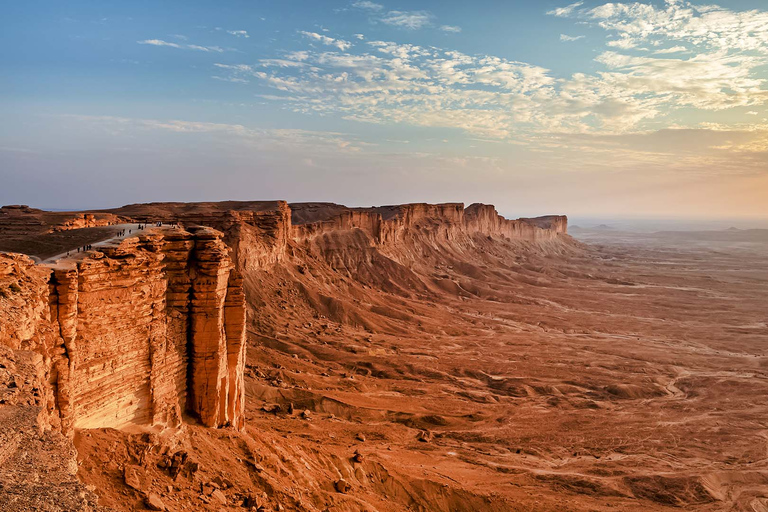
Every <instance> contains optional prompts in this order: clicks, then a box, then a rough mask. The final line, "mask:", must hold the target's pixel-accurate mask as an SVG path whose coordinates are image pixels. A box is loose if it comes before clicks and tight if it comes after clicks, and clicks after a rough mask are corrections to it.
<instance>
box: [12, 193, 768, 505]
mask: <svg viewBox="0 0 768 512" xmlns="http://www.w3.org/2000/svg"><path fill="white" fill-rule="evenodd" d="M290 206H291V210H292V212H291V214H292V217H293V224H294V225H295V226H301V225H302V224H307V223H309V222H315V221H322V222H326V221H328V220H329V219H331V218H332V217H333V216H334V215H337V214H338V213H339V212H342V213H344V212H345V211H346V210H345V209H343V208H342V207H336V206H333V207H331V206H328V205H306V204H303V205H290ZM251 207H252V206H251ZM131 208H132V207H126V208H124V209H122V210H115V211H113V212H112V213H111V214H114V215H118V216H121V217H120V218H121V219H122V221H125V220H126V219H131V220H132V221H136V222H142V219H144V221H146V220H147V219H149V218H155V219H158V218H159V219H162V218H165V219H173V221H174V222H182V224H183V223H184V220H183V215H182V213H179V207H178V206H168V207H165V206H154V207H149V206H146V207H142V208H143V209H142V208H139V206H136V207H133V209H131ZM222 208H224V207H219V206H213V207H211V206H206V205H199V206H198V207H197V210H198V211H201V212H204V215H209V214H210V215H213V214H214V213H215V212H218V211H219V210H220V209H222ZM226 208H227V209H231V208H232V206H231V205H227V206H226ZM238 208H240V207H238ZM259 208H261V206H259ZM242 209H246V207H242ZM184 211H185V213H184V215H186V214H187V213H188V212H187V210H184ZM379 213H380V214H381V215H382V218H383V219H384V220H387V219H388V218H403V217H402V216H403V215H405V213H403V210H402V209H401V210H398V212H396V213H392V212H386V211H384V212H381V211H380V212H379ZM176 214H178V215H176ZM14 215H18V214H14ZM28 215H31V216H40V215H42V214H40V213H36V212H34V211H30V213H28ZM174 215H176V216H174ZM201 215H202V214H201ZM393 216H394V217H393ZM398 216H400V217H398ZM465 216H466V214H465ZM211 218H212V219H214V218H215V217H213V216H212V217H211ZM179 219H182V220H179ZM0 220H2V219H0ZM56 222H60V219H58V220H51V219H49V218H45V219H43V220H42V221H41V222H40V223H41V224H44V225H46V226H48V225H51V224H54V223H56ZM217 222H218V221H217ZM0 224H2V222H0ZM8 225H9V224H8V223H7V222H6V235H5V236H3V234H2V233H0V249H4V250H15V251H20V252H28V253H30V254H33V255H37V256H39V257H40V258H47V257H50V256H52V255H53V254H56V253H57V251H58V249H59V248H61V247H64V246H65V245H67V244H70V245H72V244H82V243H87V242H84V240H98V239H101V238H104V237H105V236H107V232H108V231H109V229H110V228H108V227H107V228H105V227H79V226H74V227H72V229H67V230H65V231H57V232H55V233H52V234H51V233H48V234H46V235H43V234H39V233H37V234H34V236H31V235H30V236H27V235H26V234H23V233H22V231H24V230H23V229H20V228H18V224H14V225H15V226H17V227H16V228H14V229H15V231H13V230H11V228H8V227H7V226H8ZM451 225H452V224H451V223H450V222H448V223H447V224H446V222H445V219H443V218H440V217H439V216H438V217H436V218H433V217H430V216H429V215H428V216H426V217H425V218H424V219H422V221H420V222H417V223H416V224H414V225H412V226H410V227H407V228H406V229H405V231H404V232H403V233H405V234H404V235H403V238H401V239H399V241H398V242H397V243H393V244H389V245H387V244H384V243H379V242H378V241H372V240H371V238H370V236H369V235H368V234H367V232H366V231H365V230H364V229H359V228H351V229H350V228H349V226H347V227H344V226H341V227H333V228H332V229H331V228H328V229H324V230H323V232H322V233H318V234H316V236H312V237H305V238H303V239H302V241H301V243H299V242H296V241H295V239H296V237H294V239H293V240H291V239H289V241H288V242H287V246H286V247H287V248H286V249H285V257H283V258H281V259H280V260H279V261H276V262H271V263H270V264H269V265H262V264H261V263H260V264H259V266H252V267H249V266H247V265H245V266H243V268H242V269H241V272H242V274H243V279H244V281H243V282H244V284H243V287H244V289H245V296H246V307H247V321H246V332H247V357H246V360H245V367H244V370H243V371H244V383H245V413H244V428H243V429H242V430H237V429H235V428H232V427H224V428H218V429H211V428H206V427H204V426H202V425H200V424H197V423H196V421H195V419H194V418H189V417H188V418H186V422H185V424H184V425H183V427H180V428H170V427H165V428H163V427H162V426H158V425H141V424H136V425H129V426H123V427H122V428H80V429H76V432H75V434H74V446H75V447H76V449H77V478H78V479H79V480H80V482H82V483H83V484H85V486H86V487H85V490H84V491H83V493H85V494H84V495H87V496H86V498H84V499H83V500H81V501H82V504H81V505H78V506H81V507H83V508H79V509H78V510H91V509H96V507H100V508H101V507H103V508H104V509H111V510H124V511H128V510H144V509H145V508H146V507H149V508H150V509H153V507H162V508H161V509H166V510H171V511H184V510H189V511H193V510H211V511H218V510H247V509H250V510H259V511H271V510H275V511H276V510H306V511H401V510H414V511H446V512H447V511H608V510H611V511H614V510H622V511H623V510H626V511H657V510H659V511H660V510H696V511H725V510H734V511H735V510H738V511H752V512H763V511H768V400H766V397H768V352H766V351H767V350H768V309H767V308H766V305H768V236H766V233H767V232H766V231H764V230H753V231H736V230H730V231H718V232H706V233H705V232H674V233H673V232H669V233H646V234H637V233H628V232H619V231H616V230H604V229H603V230H599V229H592V230H590V229H572V230H570V233H571V234H570V235H566V234H559V235H558V236H556V237H552V238H550V239H542V240H524V239H520V240H515V239H513V238H510V237H503V236H491V235H485V234H481V233H479V232H454V231H451V229H450V226H451ZM228 226H229V227H230V229H233V228H232V226H231V225H228ZM295 226H294V227H295ZM446 226H448V228H446ZM70 227H71V226H70ZM215 227H217V229H220V230H222V231H225V232H226V229H227V227H226V226H223V225H220V224H218V225H216V226H215ZM161 229H165V228H161ZM260 229H261V230H262V231H264V228H263V226H261V227H260ZM465 231H466V230H465ZM11 233H13V234H11ZM229 233H230V235H228V236H234V235H231V232H229ZM237 236H239V237H240V238H239V244H238V245H237V246H236V250H237V251H240V252H241V253H245V252H247V251H251V252H248V254H251V255H252V254H253V251H252V250H251V249H252V248H251V249H248V248H246V247H245V245H246V241H248V240H250V241H251V242H252V239H249V238H247V237H245V238H244V237H243V235H242V233H241V232H238V235H237ZM46 237H48V238H46ZM50 237H54V238H55V243H54V242H52V245H51V246H46V245H45V244H42V245H41V243H42V242H41V240H46V239H50ZM56 237H58V238H56ZM67 237H75V238H73V239H72V240H75V241H72V240H70V241H67V240H68V239H67ZM289 238H290V237H289ZM230 239H231V238H230ZM230 239H228V238H227V237H225V241H228V243H229V240H230ZM3 240H4V241H3ZM25 244H26V245H25ZM230 247H232V245H230ZM254 247H255V246H254ZM240 261H242V260H240ZM251 261H252V260H251ZM5 277H8V276H5ZM2 278H3V276H0V282H2ZM5 284H7V283H5ZM11 299H12V298H11ZM11 299H4V300H11ZM8 304H9V303H8V302H6V303H5V304H4V305H3V308H4V311H3V315H5V317H3V319H7V318H8V316H9V315H10V314H11V313H12V310H11V307H10V306H9V305H8ZM0 320H2V319H0ZM0 341H2V340H1V339H0ZM6 355H7V354H6ZM21 387H22V388H23V386H21ZM9 403H11V402H9ZM4 407H6V408H7V407H11V406H9V405H5V406H3V405H0V419H2V418H3V417H4V416H3V408H4ZM6 413H7V411H6ZM6 416H7V414H6ZM41 442H42V443H43V444H42V445H41V446H43V448H41V449H42V450H45V449H46V448H44V447H45V446H48V445H46V444H45V443H46V442H48V441H45V440H44V441H41ZM29 450H32V448H29ZM180 453H183V457H184V459H185V461H186V460H190V461H191V460H194V464H189V463H187V462H185V463H183V464H181V465H180V464H179V463H178V461H177V462H174V461H173V460H172V459H173V457H174V456H175V454H180ZM3 457H4V464H2V465H3V466H5V469H3V470H0V483H2V484H3V485H2V486H0V499H6V500H8V501H7V502H6V503H7V505H6V506H5V508H3V510H33V509H35V510H62V509H65V508H56V506H55V501H56V500H52V501H50V502H45V500H44V499H42V498H41V501H40V502H39V503H36V504H34V505H29V503H32V501H33V500H32V501H30V500H31V498H30V495H31V494H35V493H39V494H40V495H41V496H44V495H47V494H46V493H48V492H50V490H51V489H50V486H54V487H53V490H54V491H55V485H59V484H57V483H56V482H57V481H55V479H53V477H46V476H43V478H42V479H39V480H44V481H41V482H38V483H35V481H34V479H32V480H29V481H28V482H26V483H21V482H20V479H21V478H22V477H24V478H26V476H28V475H29V474H31V473H34V474H36V475H39V474H43V473H40V471H39V470H37V469H35V468H34V466H35V461H34V460H27V459H25V457H27V458H28V457H29V454H28V453H26V452H25V453H21V452H18V451H17V453H14V452H13V451H12V450H11V452H10V454H9V453H5V454H3ZM178 457H182V456H181V455H179V456H178ZM25 460H26V463H25ZM174 464H175V466H174ZM174 467H175V469H174ZM46 485H47V486H49V487H48V488H47V490H46V489H44V488H45V486H46ZM61 485H64V484H61ZM67 485H70V486H71V485H75V484H73V483H72V482H69V483H67ZM14 486H15V487H14ZM93 493H95V496H97V498H96V497H95V496H94V494H93ZM150 495H152V496H154V497H155V498H159V500H160V502H159V505H158V504H157V503H154V504H151V503H150V502H149V501H148V497H149V496H150ZM25 500H26V501H25ZM25 503H26V505H25ZM51 503H53V504H51ZM96 503H98V505H96ZM25 507H27V508H25ZM35 507H37V508H35ZM88 507H91V508H88ZM243 507H245V508H243ZM0 508H2V507H0ZM73 509H75V508H73ZM154 509H158V508H154Z"/></svg>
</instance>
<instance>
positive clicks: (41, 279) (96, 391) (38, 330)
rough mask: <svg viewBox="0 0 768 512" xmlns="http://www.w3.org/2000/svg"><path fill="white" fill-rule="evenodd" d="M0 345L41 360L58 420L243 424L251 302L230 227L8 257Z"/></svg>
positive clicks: (0, 269) (62, 423) (68, 423)
mask: <svg viewBox="0 0 768 512" xmlns="http://www.w3.org/2000/svg"><path fill="white" fill-rule="evenodd" d="M0 276H2V278H3V280H4V285H5V286H3V288H0V289H2V290H3V291H2V295H0V301H2V310H1V311H2V318H0V326H1V327H2V330H0V344H3V345H6V346H8V347H10V348H11V349H14V350H29V351H33V352H35V353H37V354H40V356H41V357H42V358H43V362H44V370H45V374H46V375H47V377H46V379H47V381H48V383H49V384H50V386H49V387H47V388H46V389H45V395H46V399H45V400H44V402H45V408H46V411H47V414H48V415H49V416H50V418H49V424H50V425H52V426H56V427H60V428H61V430H62V431H63V432H64V433H65V434H67V435H71V434H72V433H73V431H74V429H78V428H98V427H118V428H119V427H124V426H127V425H131V424H145V425H153V424H162V425H170V426H177V425H178V424H179V423H180V422H181V421H182V417H183V415H184V414H185V413H188V414H190V415H192V416H193V417H196V418H197V419H199V420H200V422H201V423H203V424H204V425H207V426H211V427H217V426H222V425H228V424H229V425H234V426H235V427H242V424H243V417H242V409H243V408H242V402H243V400H244V396H243V382H242V378H243V377H242V373H243V372H242V370H243V365H244V364H245V362H244V357H245V329H244V328H245V300H244V295H243V290H242V279H241V278H240V277H239V274H238V273H237V272H236V271H235V270H234V263H233V261H232V260H231V258H230V257H229V250H228V247H227V245H226V244H224V242H223V241H222V234H221V233H220V232H218V231H215V230H213V229H211V228H203V227H200V228H190V229H189V230H182V229H170V228H169V229H156V230H151V231H148V232H147V233H146V234H142V235H141V236H138V237H131V238H127V239H124V240H121V241H120V242H116V243H112V244H106V245H104V246H100V247H98V250H95V251H91V252H90V253H88V254H87V255H84V257H82V258H80V259H76V260H64V261H62V262H61V263H58V264H55V265H50V266H48V265H34V264H33V262H32V261H31V260H29V259H28V258H26V257H22V256H17V255H5V256H2V257H0Z"/></svg>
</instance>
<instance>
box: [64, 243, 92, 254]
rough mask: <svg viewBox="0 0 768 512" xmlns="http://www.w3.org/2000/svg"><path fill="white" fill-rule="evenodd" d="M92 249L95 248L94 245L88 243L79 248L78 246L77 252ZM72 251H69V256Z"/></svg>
mask: <svg viewBox="0 0 768 512" xmlns="http://www.w3.org/2000/svg"><path fill="white" fill-rule="evenodd" d="M91 249H93V245H91V244H86V245H84V246H82V247H78V248H77V252H81V251H82V252H85V251H90V250H91ZM70 252H71V251H67V256H69V254H70Z"/></svg>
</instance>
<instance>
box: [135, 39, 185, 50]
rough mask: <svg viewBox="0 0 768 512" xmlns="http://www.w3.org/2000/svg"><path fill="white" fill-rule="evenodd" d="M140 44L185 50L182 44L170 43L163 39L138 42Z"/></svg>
mask: <svg viewBox="0 0 768 512" xmlns="http://www.w3.org/2000/svg"><path fill="white" fill-rule="evenodd" d="M137 42H138V43H139V44H151V45H153V46H170V47H171V48H183V46H181V45H180V44H176V43H169V42H168V41H163V40H162V39H145V40H143V41H137Z"/></svg>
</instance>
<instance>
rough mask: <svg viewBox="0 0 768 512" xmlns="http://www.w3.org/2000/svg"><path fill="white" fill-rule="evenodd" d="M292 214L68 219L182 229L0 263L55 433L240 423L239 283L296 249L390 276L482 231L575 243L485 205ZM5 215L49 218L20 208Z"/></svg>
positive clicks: (121, 214)
mask: <svg viewBox="0 0 768 512" xmlns="http://www.w3.org/2000/svg"><path fill="white" fill-rule="evenodd" d="M295 208H296V209H295V211H292V209H291V207H290V206H289V205H288V204H287V203H285V202H281V201H279V202H267V203H260V202H225V203H194V204H184V203H155V204H151V205H134V206H126V207H123V208H121V209H118V210H114V211H111V212H97V213H96V214H83V215H82V218H80V217H77V218H75V219H74V220H72V218H71V217H68V218H70V220H72V222H74V223H78V222H81V221H82V222H85V223H89V222H102V221H105V220H106V221H111V220H113V219H117V218H132V219H134V220H137V221H140V222H147V223H152V222H155V221H162V222H165V223H174V224H178V225H180V226H185V227H186V228H159V229H152V230H148V231H144V232H142V234H141V235H140V236H136V237H132V238H127V239H125V240H123V241H121V242H120V243H115V244H107V245H106V246H103V247H99V250H98V251H94V252H92V253H91V254H89V255H88V256H87V257H84V258H82V259H79V260H77V261H75V262H71V261H70V262H69V263H63V264H61V265H54V266H52V267H44V266H35V265H33V264H32V262H31V261H30V260H28V259H26V258H24V257H20V256H4V257H0V278H2V279H5V281H7V282H8V283H10V282H11V281H14V280H15V282H16V281H17V282H18V284H14V286H15V287H17V288H18V289H19V290H21V291H20V292H13V293H11V292H12V291H13V290H12V289H11V288H8V289H7V291H6V292H5V295H6V297H5V298H2V297H0V300H3V301H4V303H3V308H2V309H1V310H0V329H1V330H0V343H2V344H4V345H6V346H9V347H11V348H14V349H24V350H32V351H35V352H37V353H39V354H41V356H42V357H43V358H44V366H45V368H46V375H47V380H48V382H49V386H48V387H47V388H46V390H45V396H44V397H42V398H43V403H44V405H45V409H46V411H47V413H48V414H49V416H50V419H49V423H50V424H51V425H53V426H56V427H58V428H60V429H61V430H62V431H63V432H65V433H67V434H71V433H72V432H73V431H74V429H77V428H95V427H123V426H126V425H130V424H136V423H139V424H163V425H178V424H179V423H180V422H181V420H182V415H183V414H184V413H185V412H186V413H190V414H192V415H193V416H195V417H197V418H198V419H199V420H200V421H201V422H202V423H203V424H204V425H208V426H212V427H216V426H220V425H227V424H231V425H234V426H236V427H238V428H240V427H242V425H243V409H244V389H243V369H244V364H245V362H244V358H245V346H246V343H245V322H246V318H245V315H246V307H245V301H246V299H245V295H244V293H243V276H246V277H247V276H250V275H253V273H254V272H257V271H263V270H268V269H269V268H271V267H272V266H273V265H275V264H278V263H280V262H282V261H283V260H285V259H286V258H288V257H290V256H291V254H292V253H293V251H294V250H295V249H296V248H297V247H298V246H299V245H303V244H309V246H310V247H311V250H312V251H315V252H316V254H319V255H320V256H321V257H322V258H323V259H324V260H325V261H327V262H329V263H330V264H331V267H332V268H334V269H346V271H349V272H354V271H355V269H356V268H360V265H361V262H363V263H365V265H367V267H370V268H371V269H374V268H376V267H378V268H379V270H380V271H381V272H384V270H381V269H383V268H384V267H386V266H387V265H391V262H392V261H397V262H399V263H400V264H402V265H405V266H406V267H408V268H410V266H411V265H412V264H414V262H418V261H419V260H420V259H424V258H425V257H426V255H428V254H432V255H436V254H440V253H441V252H445V251H453V250H458V251H462V250H467V249H468V248H471V247H473V246H474V245H475V241H474V239H473V237H475V236H476V235H482V236H484V237H492V238H494V237H495V238H503V239H506V240H522V241H540V240H554V239H556V238H557V237H559V236H561V235H564V234H566V233H567V219H566V218H565V217H559V216H552V217H541V218H537V219H518V220H507V219H505V218H503V217H502V216H500V215H499V214H498V213H497V212H496V210H495V208H494V207H493V206H490V205H483V204H473V205H471V206H469V207H467V208H465V207H464V205H463V204H461V203H446V204H437V205H430V204H407V205H400V206H385V207H376V208H346V207H343V206H339V205H328V204H324V203H306V204H300V205H296V206H295ZM5 215H6V216H8V217H13V218H14V219H23V218H26V217H25V216H35V218H37V217H40V216H41V215H42V217H40V218H43V217H45V215H48V213H47V212H40V211H39V210H34V209H29V208H25V207H12V208H6V209H5ZM292 216H295V217H296V218H297V219H299V222H298V223H297V224H294V223H293V222H292ZM59 221H60V219H58V217H57V222H59ZM19 222H20V221H19ZM30 222H31V221H30ZM22 223H23V222H22ZM0 224H2V222H0ZM12 224H13V225H14V226H17V225H19V224H18V222H17V221H16V220H15V221H14V222H13V223H12ZM57 225H61V222H59V224H57ZM72 225H73V226H74V224H72ZM204 226H208V227H204ZM44 228H45V226H44V225H41V227H39V228H37V229H44ZM214 228H215V229H214ZM217 229H218V230H220V231H217ZM352 235H354V236H352ZM315 240H322V243H315V242H313V241H315ZM3 276H4V277H3ZM384 277H385V276H382V278H384ZM417 285H418V286H421V285H419V283H417V282H416V281H414V283H413V286H417ZM7 286H10V284H7ZM418 286H417V287H418ZM15 289H16V288H14V290H15ZM0 292H2V289H0Z"/></svg>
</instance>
